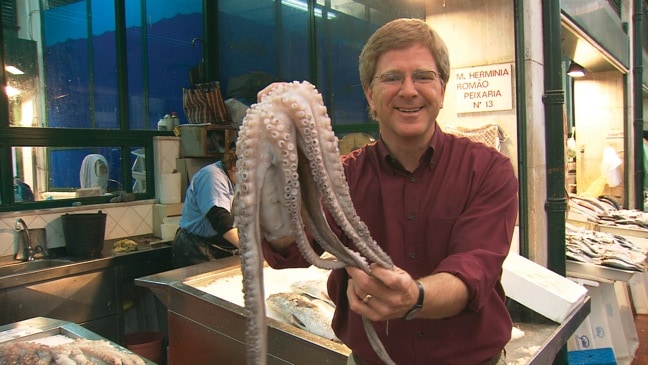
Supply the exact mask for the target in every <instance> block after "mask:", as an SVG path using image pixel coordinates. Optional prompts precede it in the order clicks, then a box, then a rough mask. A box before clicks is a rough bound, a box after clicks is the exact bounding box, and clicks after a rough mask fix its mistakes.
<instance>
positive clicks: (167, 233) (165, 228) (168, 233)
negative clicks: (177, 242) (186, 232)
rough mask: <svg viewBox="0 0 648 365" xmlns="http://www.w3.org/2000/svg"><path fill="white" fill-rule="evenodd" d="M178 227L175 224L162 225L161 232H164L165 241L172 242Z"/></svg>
mask: <svg viewBox="0 0 648 365" xmlns="http://www.w3.org/2000/svg"><path fill="white" fill-rule="evenodd" d="M177 230H178V226H177V225H175V224H166V223H162V224H161V225H160V231H161V232H162V237H161V238H162V239H163V240H172V239H173V238H174V237H175V234H176V231H177Z"/></svg>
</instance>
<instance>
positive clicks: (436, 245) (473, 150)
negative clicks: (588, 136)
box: [264, 19, 518, 365]
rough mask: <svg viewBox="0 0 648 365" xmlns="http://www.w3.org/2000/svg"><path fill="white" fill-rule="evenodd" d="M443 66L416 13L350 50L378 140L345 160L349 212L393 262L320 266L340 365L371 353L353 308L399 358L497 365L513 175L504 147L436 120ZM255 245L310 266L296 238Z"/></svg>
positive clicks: (436, 42)
mask: <svg viewBox="0 0 648 365" xmlns="http://www.w3.org/2000/svg"><path fill="white" fill-rule="evenodd" d="M449 72H450V62H449V58H448V51H447V48H446V46H445V43H444V42H443V40H442V39H441V38H440V37H439V35H438V34H437V33H436V32H435V31H434V30H433V29H431V28H430V26H429V25H428V24H426V23H425V22H424V21H421V20H417V19H397V20H394V21H391V22H389V23H387V24H386V25H384V26H383V27H381V28H380V29H378V30H377V31H376V32H375V33H374V34H373V35H372V36H371V38H370V39H369V41H368V42H367V44H366V45H365V47H364V49H363V51H362V53H361V55H360V79H361V81H362V86H363V89H364V93H365V96H366V98H367V101H368V104H369V112H370V115H371V117H372V118H373V119H375V120H376V121H377V122H378V124H379V127H380V139H379V140H378V141H377V142H376V143H373V144H369V145H367V146H365V147H363V148H361V149H359V150H355V151H353V152H351V153H350V154H349V155H347V156H345V157H344V158H343V163H344V168H345V174H346V178H347V181H348V185H349V189H350V192H351V197H352V199H353V203H354V205H355V208H356V210H357V212H358V215H359V216H360V218H361V219H362V220H363V221H364V222H365V223H366V224H367V226H368V228H369V231H370V233H371V235H372V237H373V238H374V239H375V240H376V242H377V243H378V244H379V245H380V246H381V247H382V248H383V249H384V250H385V251H386V252H387V253H388V254H389V255H390V256H391V258H392V259H393V261H394V263H395V265H396V267H395V268H394V269H393V270H388V269H384V268H381V267H378V266H377V265H372V274H371V275H367V274H365V273H364V272H363V271H361V270H359V269H356V268H347V269H346V270H334V271H333V272H332V273H331V275H330V277H329V281H328V290H329V295H330V297H331V299H332V300H333V301H334V302H335V304H336V312H335V316H334V318H333V323H332V326H333V329H334V331H335V333H336V335H337V336H338V338H340V339H341V340H342V341H343V342H344V343H345V344H346V345H347V346H349V348H351V350H352V351H353V353H352V356H350V357H349V364H380V363H381V361H380V359H379V358H378V357H377V355H376V353H375V352H374V351H373V349H372V348H371V346H370V344H369V341H368V340H367V337H366V335H365V331H364V329H363V326H362V317H366V318H368V319H370V320H372V321H373V325H374V328H375V329H376V332H377V333H378V335H379V337H380V340H381V341H382V343H383V345H384V346H385V349H386V350H387V353H388V354H389V355H390V357H391V358H392V359H393V360H394V362H395V363H397V364H421V365H422V364H461V365H464V364H497V363H498V362H499V361H500V356H501V354H502V350H503V348H504V346H505V345H506V343H507V342H508V341H509V339H510V335H511V327H512V323H511V318H510V316H509V313H508V310H507V308H506V306H505V295H504V290H503V288H502V285H501V282H500V277H501V273H502V263H503V261H504V259H505V258H506V255H507V253H508V251H509V246H510V242H511V238H512V235H513V229H514V226H515V222H516V218H517V211H518V199H517V188H518V183H517V179H516V177H515V174H514V171H513V166H512V165H511V162H510V160H509V159H508V158H507V157H506V156H504V155H502V154H500V153H499V152H498V151H496V150H494V149H492V148H490V147H487V146H485V145H483V144H479V143H474V142H471V141H469V140H468V139H466V138H461V137H456V136H453V135H450V134H446V133H444V132H443V131H442V130H441V129H440V128H439V125H438V124H437V121H436V119H437V116H438V115H439V110H440V109H441V108H442V107H443V101H444V97H445V88H446V85H447V82H448V75H449ZM328 218H329V224H330V225H331V227H332V229H333V230H334V231H335V232H336V233H337V234H338V236H339V237H340V239H341V241H342V242H344V243H346V244H347V245H349V246H351V247H352V248H354V247H353V242H352V241H351V240H349V239H348V237H346V236H345V235H344V233H342V231H341V230H340V229H339V227H337V226H336V225H335V223H334V220H333V219H331V218H330V217H328ZM264 244H266V245H269V246H268V247H266V249H265V250H264V251H265V253H266V260H267V261H268V263H270V265H271V266H273V267H291V266H292V267H294V266H300V265H302V266H308V263H307V262H306V261H305V259H303V258H302V257H301V255H300V254H299V252H298V249H297V247H296V245H295V244H290V243H289V242H287V241H286V240H277V241H275V242H265V243H264Z"/></svg>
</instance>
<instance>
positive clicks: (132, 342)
mask: <svg viewBox="0 0 648 365" xmlns="http://www.w3.org/2000/svg"><path fill="white" fill-rule="evenodd" d="M162 340H164V335H163V334H162V333H160V332H138V333H131V334H128V335H126V336H124V343H125V344H126V348H127V349H129V350H131V351H133V352H134V353H136V354H138V355H140V356H142V357H145V358H147V359H149V360H151V361H153V362H154V363H156V364H159V363H160V360H161V359H162Z"/></svg>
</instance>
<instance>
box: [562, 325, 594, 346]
mask: <svg viewBox="0 0 648 365" xmlns="http://www.w3.org/2000/svg"><path fill="white" fill-rule="evenodd" d="M593 340H594V335H593V334H592V325H591V323H590V319H589V316H587V317H585V319H584V320H583V322H582V323H581V324H580V326H578V328H576V331H574V333H573V334H572V335H571V336H570V337H569V339H567V350H569V351H580V350H589V349H593V348H596V347H594V346H593Z"/></svg>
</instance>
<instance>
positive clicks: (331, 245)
mask: <svg viewBox="0 0 648 365" xmlns="http://www.w3.org/2000/svg"><path fill="white" fill-rule="evenodd" d="M237 151H239V152H238V155H239V158H238V162H237V193H236V198H235V206H234V213H235V220H236V226H237V227H238V231H239V238H240V240H239V241H240V253H241V266H242V272H243V288H244V302H245V307H246V311H247V330H246V341H247V363H248V364H265V363H266V356H267V326H266V323H265V296H264V293H263V254H262V249H261V238H262V237H265V238H266V239H269V240H273V239H276V238H281V237H294V239H295V242H296V244H297V246H298V248H299V250H300V253H301V254H302V255H303V256H304V258H306V260H308V261H309V262H310V263H311V264H313V265H315V266H318V267H321V268H325V269H337V268H342V267H345V266H355V267H359V268H361V269H363V270H364V271H366V272H370V269H369V261H370V262H376V263H378V264H380V265H381V266H383V267H386V268H392V267H393V263H392V261H391V259H390V258H389V256H388V255H387V254H386V253H385V252H384V251H383V250H382V249H381V248H380V247H379V246H378V244H377V243H376V242H375V241H374V240H373V239H372V238H371V235H370V234H369V229H368V228H367V226H366V225H365V224H364V222H362V221H361V220H360V218H359V217H358V215H357V213H356V211H355V208H354V207H353V203H352V200H351V195H350V194H349V187H348V185H347V182H346V178H345V176H344V169H343V166H342V163H341V161H340V154H339V149H338V146H337V138H336V137H335V134H334V133H333V130H332V127H331V121H330V119H329V117H328V114H327V111H326V107H325V106H324V102H323V100H322V96H321V95H320V94H319V93H318V92H317V90H316V89H315V87H314V86H313V85H311V84H310V83H308V82H303V83H297V82H294V83H291V84H282V85H278V86H274V87H273V88H272V89H271V90H269V92H268V93H267V94H266V95H265V96H263V97H262V99H261V102H260V103H258V104H255V105H253V106H252V107H251V108H250V109H249V110H248V112H247V114H246V117H245V118H244V120H243V124H242V126H241V129H240V132H239V137H238V140H237ZM322 201H324V204H325V205H326V208H327V209H328V210H329V212H330V213H331V216H332V217H333V218H334V220H335V221H336V223H337V224H338V225H339V226H340V227H341V228H342V230H343V231H344V232H345V234H346V235H347V236H348V237H349V238H350V239H351V240H352V241H353V242H354V244H355V246H356V247H357V248H358V250H359V251H360V253H358V252H355V251H353V250H351V249H350V248H348V247H347V246H346V245H344V244H342V243H341V242H340V240H339V239H338V237H337V236H336V235H335V234H334V233H333V232H332V230H331V229H330V227H329V226H328V223H327V221H326V218H325V215H324V211H323V208H322V205H321V202H322ZM304 227H306V229H308V231H309V232H311V234H312V235H313V237H314V238H315V240H316V241H317V243H319V244H320V245H321V247H322V248H323V249H324V250H326V251H328V252H329V253H331V254H332V255H334V256H335V258H336V259H334V260H328V259H323V258H321V257H320V256H319V255H318V254H317V253H316V252H315V251H314V250H313V248H312V247H311V245H310V243H309V240H308V238H307V236H306V233H305V232H304ZM363 255H364V256H363ZM363 322H364V328H365V331H366V332H367V336H368V338H369V341H370V343H371V345H372V347H373V348H374V350H375V351H376V352H377V354H378V355H379V356H380V357H381V359H383V361H385V362H386V363H387V364H393V361H392V360H391V359H390V358H389V355H388V354H387V352H386V351H385V349H384V347H383V346H382V343H380V339H379V338H378V336H377V334H376V332H375V329H374V328H373V326H372V325H371V323H370V322H369V321H368V320H366V319H363Z"/></svg>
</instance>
